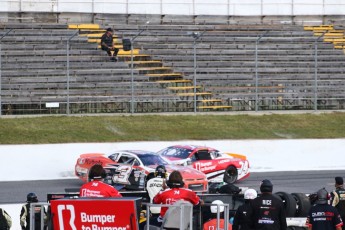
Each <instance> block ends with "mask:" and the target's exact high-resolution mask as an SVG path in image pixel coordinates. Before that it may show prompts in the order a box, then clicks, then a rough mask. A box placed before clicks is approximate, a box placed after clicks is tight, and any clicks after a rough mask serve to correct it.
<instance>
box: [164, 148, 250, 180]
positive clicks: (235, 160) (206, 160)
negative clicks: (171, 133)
mask: <svg viewBox="0 0 345 230" xmlns="http://www.w3.org/2000/svg"><path fill="white" fill-rule="evenodd" d="M157 153H158V154H159V155H161V156H162V157H164V158H166V159H168V160H170V161H171V162H173V163H174V164H176V165H191V166H193V168H195V169H197V170H199V171H201V172H203V173H205V174H206V176H207V179H208V180H209V182H226V183H229V184H232V183H235V182H236V181H238V180H242V179H245V178H247V177H249V175H250V173H249V162H248V160H247V158H246V156H244V155H240V154H235V153H221V152H220V151H218V150H217V149H214V148H211V147H205V146H196V145H174V146H170V147H167V148H164V149H162V150H160V151H158V152H157Z"/></svg>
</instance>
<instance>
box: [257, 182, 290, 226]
mask: <svg viewBox="0 0 345 230" xmlns="http://www.w3.org/2000/svg"><path fill="white" fill-rule="evenodd" d="M272 190H273V185H272V183H271V182H270V181H269V180H263V181H262V183H261V186H260V191H261V193H262V194H261V196H259V197H257V198H255V199H254V200H253V202H252V208H253V219H252V220H253V226H254V229H256V230H259V229H260V230H261V229H263V230H286V229H287V223H286V214H285V209H284V204H283V202H282V200H281V199H279V198H278V197H276V196H274V195H272Z"/></svg>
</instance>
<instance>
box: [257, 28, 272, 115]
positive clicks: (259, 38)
mask: <svg viewBox="0 0 345 230" xmlns="http://www.w3.org/2000/svg"><path fill="white" fill-rule="evenodd" d="M268 32H269V31H268V30H267V31H266V32H265V33H264V34H262V35H260V36H259V37H258V38H257V39H256V41H255V112H257V111H258V100H259V95H258V85H259V79H258V44H259V41H260V40H261V38H262V37H263V36H265V35H266V34H268Z"/></svg>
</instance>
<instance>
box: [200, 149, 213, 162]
mask: <svg viewBox="0 0 345 230" xmlns="http://www.w3.org/2000/svg"><path fill="white" fill-rule="evenodd" d="M197 154H198V157H199V160H212V158H211V155H210V153H209V152H208V151H207V150H200V151H198V153H197Z"/></svg>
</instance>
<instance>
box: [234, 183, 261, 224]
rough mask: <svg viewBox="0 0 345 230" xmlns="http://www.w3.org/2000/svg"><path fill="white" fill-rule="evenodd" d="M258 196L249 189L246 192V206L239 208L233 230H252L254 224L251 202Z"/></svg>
mask: <svg viewBox="0 0 345 230" xmlns="http://www.w3.org/2000/svg"><path fill="white" fill-rule="evenodd" d="M257 196H258V194H257V192H256V191H255V190H254V189H247V190H246V191H245V192H244V204H242V205H241V206H239V207H238V209H237V211H236V213H235V217H234V224H233V225H232V229H233V230H239V229H241V230H252V229H253V222H252V221H251V218H252V205H251V202H252V200H254V199H255V198H256V197H257Z"/></svg>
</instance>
